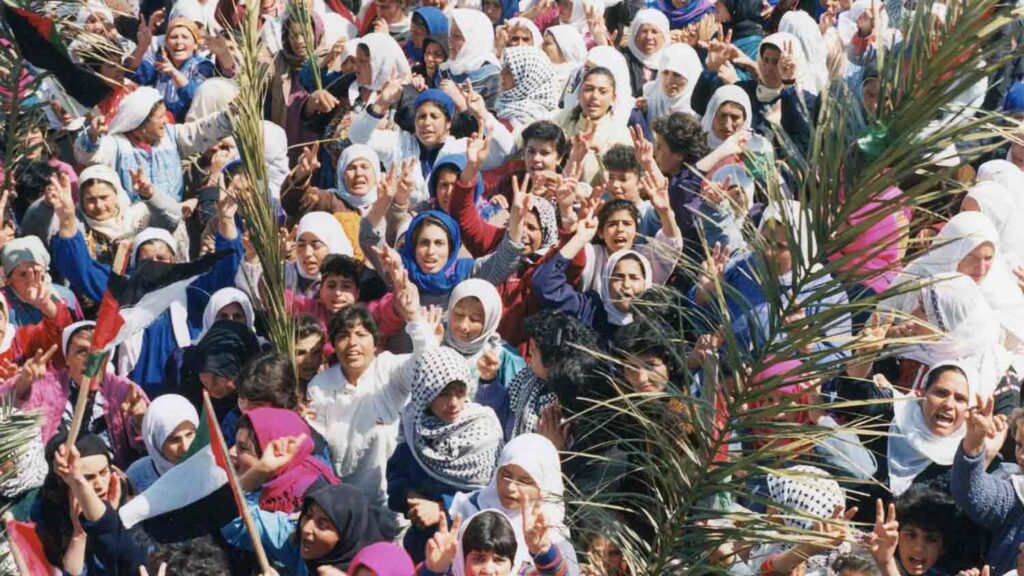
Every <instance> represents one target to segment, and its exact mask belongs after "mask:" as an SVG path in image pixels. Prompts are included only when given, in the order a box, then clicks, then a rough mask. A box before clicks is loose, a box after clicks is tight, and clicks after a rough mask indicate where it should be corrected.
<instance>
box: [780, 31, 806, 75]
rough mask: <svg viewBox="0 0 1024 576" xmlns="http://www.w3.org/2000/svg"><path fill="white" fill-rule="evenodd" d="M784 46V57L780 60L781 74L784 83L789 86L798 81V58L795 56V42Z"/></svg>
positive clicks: (790, 41) (786, 43)
mask: <svg viewBox="0 0 1024 576" xmlns="http://www.w3.org/2000/svg"><path fill="white" fill-rule="evenodd" d="M783 44H784V46H783V47H782V56H781V57H780V58H779V74H780V75H781V76H782V81H783V82H785V83H787V84H788V83H791V82H793V81H794V80H796V72H797V70H796V57H795V56H794V55H793V41H792V40H789V41H787V42H783ZM801 50H802V48H801Z"/></svg>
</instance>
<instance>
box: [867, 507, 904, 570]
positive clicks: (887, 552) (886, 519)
mask: <svg viewBox="0 0 1024 576" xmlns="http://www.w3.org/2000/svg"><path fill="white" fill-rule="evenodd" d="M899 543H900V523H899V522H897V521H896V505H895V504H893V503H891V502H890V503H889V511H888V514H886V511H885V507H884V506H883V504H882V499H881V498H878V499H877V500H875V529H874V531H872V532H871V533H870V534H868V535H867V544H868V546H870V548H871V556H872V557H873V558H874V559H875V562H877V563H878V565H879V566H883V567H884V566H886V565H887V564H888V563H889V562H892V561H893V560H894V558H895V554H896V546H897V545H898V544H899Z"/></svg>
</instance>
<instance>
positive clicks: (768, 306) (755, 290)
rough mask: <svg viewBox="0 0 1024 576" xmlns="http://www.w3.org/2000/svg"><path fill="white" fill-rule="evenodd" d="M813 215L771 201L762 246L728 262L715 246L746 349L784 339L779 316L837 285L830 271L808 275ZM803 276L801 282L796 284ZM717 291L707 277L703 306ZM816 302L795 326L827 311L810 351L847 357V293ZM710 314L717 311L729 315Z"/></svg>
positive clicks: (701, 289) (825, 357)
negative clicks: (768, 284) (770, 285)
mask: <svg viewBox="0 0 1024 576" xmlns="http://www.w3.org/2000/svg"><path fill="white" fill-rule="evenodd" d="M808 219H809V216H808V215H807V213H806V212H805V211H804V210H803V208H802V207H801V206H800V204H799V203H797V202H795V201H791V200H790V201H785V202H783V203H779V204H769V205H768V207H766V208H765V211H764V213H763V215H762V216H761V223H760V227H759V228H758V233H759V234H760V236H761V239H762V244H761V246H762V248H761V249H760V250H757V251H754V252H752V253H749V254H746V255H743V257H742V258H740V259H736V260H733V261H732V262H729V263H728V265H726V260H727V259H728V254H727V253H726V252H725V251H722V250H721V247H718V248H716V249H715V256H716V257H715V258H714V264H715V271H716V273H718V274H721V275H722V282H724V283H725V284H728V285H729V288H727V289H726V308H727V312H728V314H729V316H730V317H731V318H732V331H733V333H734V334H735V337H736V339H737V341H738V342H739V346H740V347H741V348H744V349H747V348H754V349H759V348H763V347H764V346H767V345H768V344H769V342H767V339H768V338H769V337H773V338H775V339H777V340H778V339H782V338H785V333H786V332H785V330H778V329H774V328H773V327H774V326H776V324H777V322H778V321H777V320H775V319H774V316H777V315H778V314H779V313H780V312H781V311H784V310H789V307H790V306H792V305H793V302H794V301H797V302H800V301H805V300H808V299H809V298H811V296H810V295H811V294H812V293H816V294H817V293H819V292H818V291H821V290H826V289H828V288H827V286H828V285H830V284H834V283H835V280H834V279H833V278H832V277H831V276H830V275H828V274H820V273H818V274H815V275H814V276H813V277H812V278H813V279H811V278H808V276H807V275H809V274H811V271H812V270H814V269H815V268H816V267H817V266H818V265H817V264H816V263H815V261H814V258H816V257H817V253H816V247H815V243H814V237H813V236H812V231H811V228H810V223H809V221H808ZM710 263H711V262H710V261H709V264H710ZM798 275H799V276H800V277H801V280H803V281H802V282H799V283H798V282H797V277H798ZM765 282H772V283H776V287H775V288H768V287H766V286H764V285H763V284H764V283H765ZM796 287H799V293H794V290H796ZM770 293H775V294H778V299H779V300H778V301H772V302H769V297H768V296H767V294H770ZM713 294H714V287H713V281H712V279H711V278H710V277H708V276H705V277H704V278H703V279H702V280H701V281H700V283H699V284H698V286H697V287H696V288H695V294H693V296H694V297H695V298H696V302H697V305H698V306H701V307H705V308H706V307H708V306H709V305H710V303H711V301H712V298H714V296H713ZM811 301H812V302H813V304H810V305H807V306H806V307H805V308H804V309H803V310H801V311H800V312H801V314H802V316H803V318H801V319H798V320H792V321H793V322H797V323H798V324H797V326H796V328H794V329H801V328H800V327H801V326H804V322H813V318H814V316H815V315H816V314H823V315H825V316H827V317H828V318H829V320H828V327H827V328H825V329H824V332H825V333H824V334H823V336H822V338H820V339H819V340H818V341H816V342H814V343H812V344H810V347H809V348H808V349H807V350H806V352H807V353H812V352H813V353H815V354H820V356H819V358H821V360H820V362H823V363H829V362H838V361H840V360H843V359H844V358H845V357H846V356H847V352H846V351H845V350H843V349H841V348H840V347H839V343H841V342H844V341H845V339H847V338H849V337H850V318H849V315H848V314H846V313H843V312H841V310H842V309H843V307H844V306H845V305H846V304H847V299H846V294H845V293H843V292H838V293H832V294H830V295H829V296H827V297H821V296H820V295H818V296H814V297H813V299H812V300H811ZM709 312H710V313H711V314H713V315H717V314H719V313H725V311H722V312H717V311H709ZM801 314H797V316H800V315H801ZM789 321H790V320H788V319H787V322H789Z"/></svg>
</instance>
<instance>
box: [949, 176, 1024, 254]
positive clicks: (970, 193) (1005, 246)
mask: <svg viewBox="0 0 1024 576" xmlns="http://www.w3.org/2000/svg"><path fill="white" fill-rule="evenodd" d="M1014 196H1015V195H1014V194H1011V193H1010V191H1009V189H1007V188H1006V187H1004V186H1003V185H1002V184H1000V183H999V182H996V181H986V182H978V183H977V184H975V185H974V186H971V187H970V188H969V189H968V190H967V195H966V196H964V199H963V202H962V203H961V205H960V209H961V210H962V211H964V212H981V213H982V214H984V215H986V216H988V218H989V220H991V221H992V224H993V225H995V227H996V231H997V232H998V233H999V247H1000V249H1001V252H1002V260H1003V262H1004V263H1005V264H1006V265H1007V266H1009V267H1011V268H1015V267H1018V266H1020V265H1021V264H1022V263H1024V235H1022V234H1021V231H1020V230H1018V229H1017V227H1016V226H1015V225H1014V223H1015V222H1016V221H1018V220H1019V217H1020V214H1021V212H1020V211H1019V210H1018V205H1017V202H1016V199H1015V197H1014Z"/></svg>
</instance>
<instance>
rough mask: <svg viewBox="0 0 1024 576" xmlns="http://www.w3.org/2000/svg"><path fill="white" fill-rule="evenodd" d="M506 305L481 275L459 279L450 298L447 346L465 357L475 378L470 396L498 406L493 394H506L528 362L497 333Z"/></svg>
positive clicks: (446, 330)
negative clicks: (511, 383) (513, 380)
mask: <svg viewBox="0 0 1024 576" xmlns="http://www.w3.org/2000/svg"><path fill="white" fill-rule="evenodd" d="M502 312H503V306H502V303H501V296H500V295H499V294H498V290H497V288H495V287H494V284H491V283H490V282H487V281H486V280H481V279H479V278H470V279H468V280H463V281H462V282H460V283H459V284H458V285H457V286H456V287H455V289H454V290H452V294H451V297H450V298H449V299H448V323H447V325H446V328H445V332H444V345H445V346H448V347H450V348H454V349H455V350H456V351H458V352H459V354H462V356H463V357H465V359H466V364H467V365H468V366H469V371H470V374H471V375H472V380H471V382H469V393H468V395H467V397H468V398H473V399H475V400H476V401H477V402H479V403H480V404H483V405H484V406H491V407H492V408H497V407H496V406H495V404H496V402H497V401H496V400H494V399H493V398H492V395H493V394H494V393H497V392H501V393H502V394H503V393H504V391H505V390H507V389H508V385H509V383H510V382H511V381H512V378H514V377H515V375H516V374H518V373H519V371H520V370H522V369H523V367H524V366H525V365H526V363H525V362H524V361H523V359H522V357H521V356H519V353H518V352H517V351H516V349H515V348H513V347H512V346H510V345H508V344H507V343H506V342H505V341H504V340H502V338H501V336H499V335H498V324H500V323H501V316H502Z"/></svg>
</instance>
